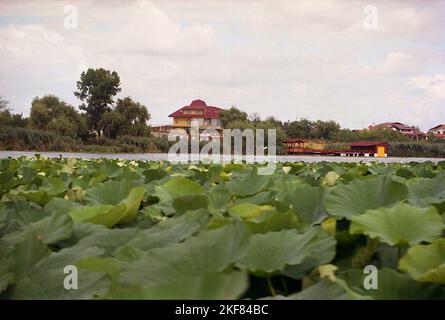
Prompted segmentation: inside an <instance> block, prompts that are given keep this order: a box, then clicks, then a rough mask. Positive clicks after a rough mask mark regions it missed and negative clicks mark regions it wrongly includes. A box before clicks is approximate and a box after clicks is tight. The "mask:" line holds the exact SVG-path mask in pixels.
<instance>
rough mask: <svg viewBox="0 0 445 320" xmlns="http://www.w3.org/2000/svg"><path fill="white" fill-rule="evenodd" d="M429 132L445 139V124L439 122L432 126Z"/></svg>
mask: <svg viewBox="0 0 445 320" xmlns="http://www.w3.org/2000/svg"><path fill="white" fill-rule="evenodd" d="M428 133H429V134H431V135H433V136H434V137H436V138H438V139H445V124H439V125H437V126H435V127H433V128H431V129H430V130H429V131H428Z"/></svg>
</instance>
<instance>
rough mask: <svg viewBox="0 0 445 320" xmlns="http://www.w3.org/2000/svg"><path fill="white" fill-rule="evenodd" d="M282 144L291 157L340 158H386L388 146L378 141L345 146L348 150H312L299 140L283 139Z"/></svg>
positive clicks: (359, 142)
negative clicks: (318, 156) (316, 156)
mask: <svg viewBox="0 0 445 320" xmlns="http://www.w3.org/2000/svg"><path fill="white" fill-rule="evenodd" d="M283 144H284V146H285V147H286V149H287V153H288V154H291V155H321V156H342V157H387V156H388V149H389V144H388V143H387V142H380V141H377V142H376V141H358V142H353V143H350V144H347V146H348V147H349V148H341V147H339V148H338V149H335V148H329V149H326V148H323V149H321V148H320V149H313V147H312V148H311V147H308V146H311V144H307V143H306V142H305V141H303V140H301V139H285V140H283Z"/></svg>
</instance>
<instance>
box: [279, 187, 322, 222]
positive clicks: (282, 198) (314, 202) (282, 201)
mask: <svg viewBox="0 0 445 320" xmlns="http://www.w3.org/2000/svg"><path fill="white" fill-rule="evenodd" d="M326 194H327V189H326V188H324V187H320V186H317V187H313V186H310V185H305V184H301V183H298V184H296V183H292V184H288V185H286V187H285V188H283V189H282V190H280V192H279V193H278V195H277V197H276V201H277V202H278V208H279V209H281V210H282V211H285V210H292V211H293V212H295V213H296V214H297V215H298V218H299V220H300V221H302V222H305V223H306V224H308V225H314V224H317V223H320V222H321V221H323V220H324V218H326V216H327V214H326V210H325V208H324V205H325V198H326Z"/></svg>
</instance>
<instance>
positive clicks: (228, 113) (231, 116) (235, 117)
mask: <svg viewBox="0 0 445 320" xmlns="http://www.w3.org/2000/svg"><path fill="white" fill-rule="evenodd" d="M219 118H220V119H221V124H222V126H223V128H225V127H227V126H228V125H229V124H230V123H232V122H235V121H245V120H247V113H245V112H244V111H241V110H240V109H238V108H237V107H236V106H232V107H231V108H230V109H229V110H222V111H221V112H220V113H219Z"/></svg>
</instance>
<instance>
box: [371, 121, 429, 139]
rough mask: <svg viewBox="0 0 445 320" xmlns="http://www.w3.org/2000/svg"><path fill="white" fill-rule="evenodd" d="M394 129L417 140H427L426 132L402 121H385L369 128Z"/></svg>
mask: <svg viewBox="0 0 445 320" xmlns="http://www.w3.org/2000/svg"><path fill="white" fill-rule="evenodd" d="M382 129H383V130H393V131H397V132H400V133H401V134H403V135H405V136H407V137H410V138H412V139H415V140H425V139H426V138H427V136H426V134H425V133H423V132H421V131H420V130H419V129H417V128H416V127H414V126H410V125H406V124H404V123H401V122H384V123H380V124H376V125H371V126H369V127H368V130H370V131H373V130H382Z"/></svg>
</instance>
